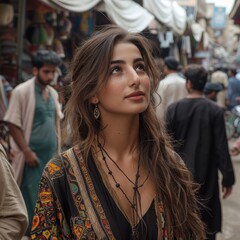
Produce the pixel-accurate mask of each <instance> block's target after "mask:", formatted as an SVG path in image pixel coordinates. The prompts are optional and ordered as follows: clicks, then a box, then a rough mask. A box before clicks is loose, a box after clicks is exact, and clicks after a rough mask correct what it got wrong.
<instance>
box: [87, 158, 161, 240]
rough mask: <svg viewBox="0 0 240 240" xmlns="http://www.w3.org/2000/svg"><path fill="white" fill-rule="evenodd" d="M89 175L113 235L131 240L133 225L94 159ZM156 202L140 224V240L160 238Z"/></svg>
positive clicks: (120, 238)
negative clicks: (107, 185)
mask: <svg viewBox="0 0 240 240" xmlns="http://www.w3.org/2000/svg"><path fill="white" fill-rule="evenodd" d="M88 167H89V173H90V176H91V179H92V181H93V185H94V188H95V191H96V194H97V196H98V198H99V200H100V202H101V205H102V207H103V210H104V212H105V215H106V218H107V219H108V221H109V223H110V226H111V230H112V233H113V235H114V237H115V238H116V239H117V240H131V239H132V237H131V233H132V229H131V224H130V223H129V222H128V221H127V219H126V217H125V216H124V215H123V213H122V212H121V211H120V209H119V208H118V206H117V205H116V203H115V202H114V200H113V198H112V196H111V195H110V193H109V191H108V190H107V188H106V186H105V185H104V183H103V180H102V177H101V175H100V173H99V171H98V170H97V167H96V165H95V163H94V160H93V158H92V157H91V158H90V159H89V161H88ZM154 205H155V204H154V201H153V202H152V204H151V206H150V207H149V209H148V211H147V212H146V214H145V215H144V216H143V219H142V220H141V221H140V222H139V223H138V225H137V229H138V232H139V239H141V240H145V239H146V240H156V239H157V237H158V229H157V216H156V213H155V206H154Z"/></svg>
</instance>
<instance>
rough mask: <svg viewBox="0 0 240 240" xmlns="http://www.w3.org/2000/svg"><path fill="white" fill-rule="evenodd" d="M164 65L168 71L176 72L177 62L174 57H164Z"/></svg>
mask: <svg viewBox="0 0 240 240" xmlns="http://www.w3.org/2000/svg"><path fill="white" fill-rule="evenodd" d="M164 64H165V65H166V66H167V67H168V69H169V70H174V71H177V70H178V65H179V61H178V60H177V59H176V58H175V57H171V56H169V57H165V58H164Z"/></svg>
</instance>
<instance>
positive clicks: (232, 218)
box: [217, 155, 240, 240]
mask: <svg viewBox="0 0 240 240" xmlns="http://www.w3.org/2000/svg"><path fill="white" fill-rule="evenodd" d="M232 160H233V165H234V169H235V176H236V184H235V185H234V188H233V193H232V195H231V196H230V197H229V198H228V199H224V200H222V208H223V231H222V234H219V236H218V238H217V240H239V239H240V182H239V175H240V155H238V156H236V157H232Z"/></svg>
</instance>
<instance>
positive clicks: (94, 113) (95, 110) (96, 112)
mask: <svg viewBox="0 0 240 240" xmlns="http://www.w3.org/2000/svg"><path fill="white" fill-rule="evenodd" d="M93 115H94V117H95V119H98V118H99V117H100V111H99V108H98V105H97V104H96V105H95V108H94V110H93Z"/></svg>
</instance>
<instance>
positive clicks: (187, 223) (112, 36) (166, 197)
mask: <svg viewBox="0 0 240 240" xmlns="http://www.w3.org/2000/svg"><path fill="white" fill-rule="evenodd" d="M119 42H128V43H132V44H134V45H135V46H136V47H137V48H138V49H139V51H140V52H141V55H142V57H143V60H144V62H145V65H146V72H147V74H148V76H149V78H150V81H151V102H150V104H149V106H148V108H147V109H146V111H144V112H143V113H141V114H140V128H139V136H140V141H139V142H140V145H139V151H140V156H141V157H140V161H141V162H142V163H141V164H143V166H144V167H145V168H146V170H148V171H149V172H150V173H151V176H152V177H153V179H154V182H155V184H156V187H157V193H158V195H159V198H160V199H161V200H162V202H163V204H164V209H165V214H166V223H167V226H168V229H172V230H173V231H174V232H177V233H178V234H179V236H181V237H182V239H204V238H205V237H204V236H205V232H204V225H203V223H202V222H201V220H200V217H199V210H198V201H197V199H196V191H197V185H196V184H194V183H193V181H192V176H191V175H190V173H189V171H188V170H187V169H186V167H185V166H184V164H183V163H182V161H181V159H180V158H179V156H178V155H177V154H176V153H175V152H174V151H173V148H172V145H171V142H170V140H169V138H168V136H167V134H166V132H165V129H164V127H163V126H162V124H161V123H159V121H158V119H157V117H156V114H155V107H156V106H155V101H154V93H155V90H156V88H157V85H158V79H159V73H158V70H157V68H156V65H155V62H154V59H153V57H152V52H151V47H150V45H149V43H148V41H147V39H146V38H144V37H143V36H141V35H140V34H136V33H131V32H128V31H125V30H123V29H122V28H120V27H118V26H113V25H110V26H106V27H104V28H103V29H102V30H100V31H99V32H96V33H95V34H93V36H91V38H90V39H88V40H87V41H85V42H84V43H83V44H82V45H81V46H80V47H79V48H78V49H77V50H76V52H75V56H74V58H73V60H72V63H71V66H70V75H69V77H70V79H71V96H70V98H69V100H68V102H67V104H66V107H65V120H66V121H65V136H63V139H66V138H68V139H69V137H70V139H69V140H70V142H71V144H72V145H75V144H78V145H80V146H81V149H82V153H83V157H84V159H88V157H87V156H88V154H89V152H90V149H91V147H92V146H93V145H94V143H95V141H96V135H98V134H100V132H101V121H99V120H96V119H95V118H94V116H93V107H94V106H93V105H92V104H91V103H90V101H89V99H90V98H91V97H92V96H93V95H94V94H95V93H96V92H97V91H98V90H99V89H100V88H101V87H103V86H104V84H105V83H106V81H107V80H108V76H109V67H110V62H111V58H112V54H113V49H114V46H115V45H116V44H117V43H119Z"/></svg>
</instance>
